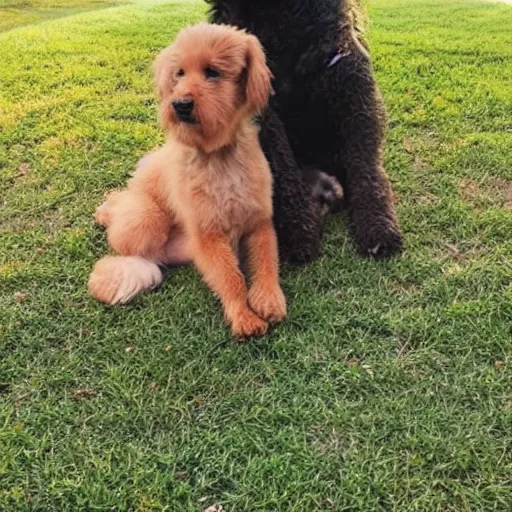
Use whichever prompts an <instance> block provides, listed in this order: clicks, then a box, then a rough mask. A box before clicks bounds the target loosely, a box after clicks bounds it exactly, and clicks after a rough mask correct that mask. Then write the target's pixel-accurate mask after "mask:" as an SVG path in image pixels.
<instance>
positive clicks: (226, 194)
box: [180, 166, 271, 232]
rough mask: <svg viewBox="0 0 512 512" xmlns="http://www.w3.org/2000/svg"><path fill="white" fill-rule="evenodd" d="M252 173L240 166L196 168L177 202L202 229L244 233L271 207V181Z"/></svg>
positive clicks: (186, 180) (184, 185)
mask: <svg viewBox="0 0 512 512" xmlns="http://www.w3.org/2000/svg"><path fill="white" fill-rule="evenodd" d="M254 174H255V173H254V172H250V170H249V169H247V168H244V167H240V166H238V167H231V168H224V169H223V168H203V169H198V170H197V172H196V173H194V175H193V176H189V177H187V179H185V180H184V182H183V188H182V190H183V191H184V193H183V195H182V200H181V201H180V202H181V203H182V205H183V207H184V208H185V209H187V210H189V211H190V212H191V213H192V214H193V215H192V217H193V218H194V219H195V221H196V223H197V224H199V227H200V228H201V229H209V228H213V229H221V230H223V231H237V232H241V231H244V230H245V229H246V228H248V227H249V225H250V224H252V223H253V222H257V221H258V220H260V218H261V217H262V216H264V215H265V211H266V210H267V209H269V208H270V204H269V203H270V201H271V197H270V196H271V189H270V183H269V181H270V178H269V180H266V179H261V178H262V177H261V176H260V177H259V179H255V175H254ZM267 197H268V199H267Z"/></svg>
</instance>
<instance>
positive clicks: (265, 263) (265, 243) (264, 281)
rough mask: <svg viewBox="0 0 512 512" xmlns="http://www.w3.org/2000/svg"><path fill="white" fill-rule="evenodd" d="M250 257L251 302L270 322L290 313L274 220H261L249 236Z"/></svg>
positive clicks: (274, 321) (248, 255)
mask: <svg viewBox="0 0 512 512" xmlns="http://www.w3.org/2000/svg"><path fill="white" fill-rule="evenodd" d="M246 243H247V257H248V264H249V272H250V277H251V286H250V289H249V305H250V306H251V308H252V309H253V311H254V312H255V313H256V314H257V315H258V316H259V317H261V318H264V319H265V320H267V321H268V322H271V323H277V322H280V321H281V320H283V318H284V317H285V316H286V299H285V297H284V294H283V291H282V290H281V286H280V285H279V256H278V251H277V238H276V233H275V231H274V227H273V226H272V221H268V222H264V223H262V224H260V225H259V226H258V227H257V228H256V229H255V230H254V231H253V232H252V233H250V234H249V235H248V236H247V239H246Z"/></svg>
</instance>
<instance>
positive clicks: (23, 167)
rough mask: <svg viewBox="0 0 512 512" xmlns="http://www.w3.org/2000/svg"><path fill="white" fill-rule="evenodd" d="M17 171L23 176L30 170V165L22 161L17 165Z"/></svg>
mask: <svg viewBox="0 0 512 512" xmlns="http://www.w3.org/2000/svg"><path fill="white" fill-rule="evenodd" d="M18 171H19V172H20V176H25V175H26V174H27V173H28V171H30V165H29V164H27V163H23V164H21V165H20V166H19V167H18Z"/></svg>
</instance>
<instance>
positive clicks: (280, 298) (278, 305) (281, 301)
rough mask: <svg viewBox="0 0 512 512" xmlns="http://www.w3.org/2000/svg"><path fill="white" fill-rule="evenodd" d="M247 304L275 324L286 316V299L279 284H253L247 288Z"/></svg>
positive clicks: (260, 315)
mask: <svg viewBox="0 0 512 512" xmlns="http://www.w3.org/2000/svg"><path fill="white" fill-rule="evenodd" d="M249 306H251V308H252V310H253V311H254V312H255V313H256V314H257V315H258V316H259V317H260V318H263V319H265V320H267V322H270V323H272V324H277V323H279V322H281V320H283V318H284V317H285V316H286V299H285V296H284V293H283V290H281V287H280V286H279V284H277V283H276V284H274V285H272V286H264V285H259V284H254V285H253V286H252V287H251V289H250V290H249Z"/></svg>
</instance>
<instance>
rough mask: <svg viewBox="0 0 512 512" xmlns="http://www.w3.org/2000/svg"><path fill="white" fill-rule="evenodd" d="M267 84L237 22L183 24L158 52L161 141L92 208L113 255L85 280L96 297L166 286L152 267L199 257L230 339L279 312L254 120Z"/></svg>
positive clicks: (267, 189) (266, 180)
mask: <svg viewBox="0 0 512 512" xmlns="http://www.w3.org/2000/svg"><path fill="white" fill-rule="evenodd" d="M270 81H271V74H270V71H269V69H268V67H267V65H266V62H265V56H264V53H263V50H262V47H261V45H260V43H259V41H258V40H257V39H256V38H255V37H254V36H252V35H249V34H247V33H246V32H244V31H241V30H237V29H235V28H234V27H229V26H225V25H224V26H223V25H209V24H206V23H201V24H199V25H196V26H193V27H188V28H186V29H184V30H183V31H182V32H180V34H179V35H178V37H177V38H176V41H175V42H174V44H172V45H171V46H170V47H168V48H167V49H165V50H164V51H163V52H162V53H161V54H160V55H159V56H158V58H157V59H156V62H155V82H156V88H157V92H158V95H159V98H160V121H161V124H162V126H163V127H164V128H165V129H166V131H167V134H168V140H167V143H166V144H165V145H164V146H163V147H162V148H160V149H158V150H157V151H155V152H154V153H151V154H149V155H148V156H146V157H145V158H144V159H143V160H142V161H141V163H140V165H139V166H138V168H137V169H136V171H135V173H134V175H133V177H132V178H131V180H130V181H129V183H128V188H127V190H124V191H122V192H116V193H113V194H112V195H110V196H109V197H108V198H107V200H106V202H105V203H104V204H103V205H101V206H100V207H99V208H98V209H97V211H96V220H97V222H98V223H99V224H101V225H102V226H105V227H106V228H107V234H108V241H109V244H110V246H111V247H112V249H113V250H114V251H115V252H116V253H117V254H118V256H114V257H106V258H103V259H102V260H100V261H99V262H98V263H97V264H96V266H95V268H94V270H93V272H92V274H91V277H90V280H89V290H90V292H91V294H92V295H93V296H94V297H95V298H97V299H98V300H100V301H102V302H106V303H108V304H119V303H126V302H127V301H129V300H130V299H132V298H133V297H134V296H135V295H136V294H138V293H139V292H141V291H143V290H145V289H150V288H153V287H155V286H157V285H158V284H160V283H161V281H162V279H163V276H162V272H161V270H160V268H159V265H175V264H185V263H194V264H195V266H196V267H197V269H198V270H199V272H200V273H201V274H202V276H203V278H204V280H205V282H206V283H207V284H208V285H209V286H210V288H211V289H212V290H213V292H214V293H215V294H216V295H218V297H219V298H220V300H221V302H222V305H223V307H224V313H225V317H226V319H227V321H228V322H229V323H230V325H231V327H232V330H233V333H234V334H235V335H236V336H237V337H248V336H255V335H261V334H263V333H265V331H266V330H267V327H268V323H267V322H279V321H281V320H282V319H283V318H284V317H285V316H286V302H285V298H284V295H283V292H282V291H281V287H280V285H279V276H278V254H277V242H276V235H275V232H274V228H273V225H272V197H271V196H272V178H271V174H270V169H269V165H268V163H267V161H266V159H265V157H264V155H263V152H262V150H261V148H260V145H259V141H258V128H257V127H256V126H255V124H254V123H253V121H252V118H253V116H254V114H255V113H256V112H258V111H260V110H261V109H263V108H264V107H265V106H266V104H267V101H268V97H269V93H270ZM240 243H244V249H245V252H246V253H247V263H248V271H249V284H250V286H249V289H248V288H247V286H246V283H245V279H244V276H243V274H242V272H241V270H240V267H239V261H238V254H239V244H240Z"/></svg>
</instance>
